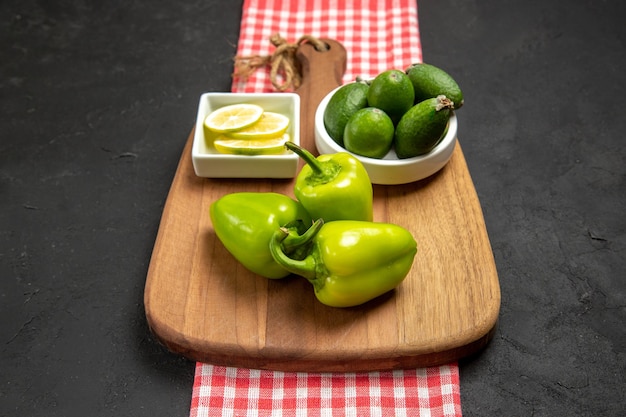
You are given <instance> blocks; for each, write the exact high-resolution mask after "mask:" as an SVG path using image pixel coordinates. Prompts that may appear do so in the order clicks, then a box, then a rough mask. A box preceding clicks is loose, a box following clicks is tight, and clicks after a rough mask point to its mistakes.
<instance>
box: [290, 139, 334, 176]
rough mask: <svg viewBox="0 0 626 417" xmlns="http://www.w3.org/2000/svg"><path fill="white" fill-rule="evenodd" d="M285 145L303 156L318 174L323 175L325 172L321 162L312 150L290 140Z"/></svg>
mask: <svg viewBox="0 0 626 417" xmlns="http://www.w3.org/2000/svg"><path fill="white" fill-rule="evenodd" d="M285 147H286V148H287V149H289V150H290V151H292V152H294V153H296V154H297V155H298V156H299V157H300V158H302V159H303V160H304V162H306V164H307V165H308V166H310V167H311V170H313V172H314V173H315V174H316V175H322V174H323V173H324V170H323V169H322V164H321V162H320V161H318V160H317V158H315V156H313V154H312V153H311V152H309V151H307V150H306V149H304V148H301V147H300V146H298V145H296V144H295V143H293V142H290V141H287V142H285Z"/></svg>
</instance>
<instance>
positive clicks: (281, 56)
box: [233, 33, 328, 91]
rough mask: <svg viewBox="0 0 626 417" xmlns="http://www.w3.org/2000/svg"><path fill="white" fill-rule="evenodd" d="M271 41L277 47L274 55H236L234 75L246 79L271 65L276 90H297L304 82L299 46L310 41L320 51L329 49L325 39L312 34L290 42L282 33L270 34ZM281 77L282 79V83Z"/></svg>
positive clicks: (271, 78)
mask: <svg viewBox="0 0 626 417" xmlns="http://www.w3.org/2000/svg"><path fill="white" fill-rule="evenodd" d="M270 42H271V43H272V45H274V46H275V48H276V49H275V50H274V53H272V55H268V56H262V55H252V56H245V57H242V56H236V57H235V70H234V72H233V77H238V78H242V79H244V80H246V79H248V77H249V76H250V75H252V73H254V71H256V70H257V69H258V68H261V67H269V68H270V81H271V82H272V85H273V86H274V88H275V89H276V90H278V91H287V90H290V89H293V90H296V89H297V88H298V87H300V85H301V84H302V68H301V65H300V62H299V61H298V59H297V58H296V52H297V50H298V47H299V46H300V45H301V44H303V43H305V42H310V43H311V44H312V45H313V46H314V47H315V49H316V50H318V51H326V50H328V46H327V45H326V44H325V43H324V42H323V41H321V40H320V39H318V38H316V37H314V36H311V35H304V36H301V37H300V39H298V41H297V42H295V43H288V42H287V40H286V39H284V38H282V37H281V36H280V34H278V33H274V34H272V35H271V36H270ZM279 79H282V83H281V82H279Z"/></svg>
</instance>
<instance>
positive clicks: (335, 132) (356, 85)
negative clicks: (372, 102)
mask: <svg viewBox="0 0 626 417" xmlns="http://www.w3.org/2000/svg"><path fill="white" fill-rule="evenodd" d="M368 89H369V85H368V84H366V83H364V82H359V81H356V82H353V83H350V84H345V85H343V86H341V87H340V88H339V89H338V90H337V91H335V93H334V94H333V95H332V96H331V98H330V100H329V101H328V104H327V106H326V109H325V110H324V127H325V128H326V132H328V135H329V136H330V137H331V138H332V139H333V140H334V141H335V142H337V143H338V144H339V145H341V146H343V131H344V129H345V127H346V123H348V119H349V118H350V116H352V115H353V114H354V113H356V112H357V110H360V109H362V108H365V107H366V106H367V91H368Z"/></svg>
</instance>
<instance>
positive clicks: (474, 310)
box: [144, 41, 500, 372]
mask: <svg viewBox="0 0 626 417" xmlns="http://www.w3.org/2000/svg"><path fill="white" fill-rule="evenodd" d="M328 44H329V45H330V50H329V51H330V52H325V53H322V52H318V51H315V50H314V49H313V48H312V46H310V45H306V44H305V45H303V46H302V47H301V48H300V51H299V57H300V60H301V62H302V63H303V70H304V75H305V77H304V79H305V83H304V84H303V86H302V87H301V88H300V89H299V90H298V93H299V94H300V96H301V99H302V105H301V108H302V110H301V112H302V114H301V119H302V120H301V129H302V132H301V136H302V137H301V140H302V144H303V145H304V146H305V147H307V148H308V149H309V150H311V151H314V150H315V146H314V139H313V127H312V126H313V124H312V123H313V114H314V112H315V108H316V106H317V103H319V101H321V99H322V98H323V97H324V95H325V94H326V93H328V92H329V91H330V90H332V89H333V88H334V87H336V86H337V85H339V84H340V83H341V75H342V74H343V71H345V50H343V47H342V46H341V45H339V44H336V43H335V42H334V41H328ZM342 61H343V62H342ZM192 140H193V132H192V133H191V134H190V136H189V139H188V142H187V144H186V146H185V148H184V150H183V153H182V157H181V159H180V163H179V166H178V169H177V171H176V175H175V177H174V180H173V182H172V186H171V189H170V192H169V195H168V198H167V202H166V205H165V208H164V211H163V216H162V219H161V224H160V227H159V232H158V235H157V239H156V243H155V246H154V250H153V255H152V259H151V262H150V266H149V270H148V275H147V280H146V287H145V293H144V302H145V311H146V317H147V320H148V324H149V326H150V328H151V330H152V331H153V333H154V334H155V335H156V337H157V338H158V339H159V340H160V341H161V342H162V343H163V344H164V345H165V346H166V347H167V348H168V349H170V350H171V351H173V352H175V353H179V354H181V355H184V356H186V357H188V358H190V359H192V360H197V361H203V362H210V363H213V364H219V365H228V366H239V367H248V368H256V369H274V370H284V371H341V372H347V371H370V370H382V369H399V368H413V367H423V366H432V365H438V364H443V363H448V362H451V361H455V360H458V359H460V358H462V357H465V356H468V355H471V354H473V353H475V352H477V351H479V350H480V349H482V348H484V347H485V346H486V344H487V343H488V341H489V340H490V339H491V337H492V335H493V331H494V328H495V326H496V322H497V317H498V313H499V308H500V287H499V283H498V276H497V271H496V268H495V263H494V259H493V254H492V250H491V246H490V243H489V238H488V235H487V231H486V228H485V224H484V220H483V215H482V210H481V207H480V203H479V201H478V198H477V195H476V192H475V189H474V186H473V183H472V180H471V177H470V174H469V172H468V169H467V164H466V162H465V159H464V156H463V153H462V151H461V148H460V145H458V144H457V146H456V148H455V150H454V153H453V156H452V158H451V160H450V162H449V163H448V164H447V165H446V166H445V167H444V169H442V170H441V171H440V172H438V173H437V174H435V175H433V176H431V177H430V178H427V179H425V180H422V181H418V182H414V183H411V184H405V185H396V186H379V185H376V186H374V220H375V221H384V222H391V223H396V224H399V225H401V226H403V227H405V228H407V229H408V230H410V231H411V232H412V233H413V235H414V237H415V239H416V240H417V242H418V253H417V256H416V258H415V262H414V265H413V268H412V269H411V272H410V273H409V275H408V277H407V278H406V279H405V281H404V282H403V283H402V285H401V286H400V287H398V288H397V289H396V290H394V291H392V292H390V293H388V294H385V295H384V296H382V297H379V298H378V299H375V300H373V301H371V302H369V303H367V304H365V305H362V306H358V307H353V308H346V309H338V308H332V307H327V306H324V305H322V304H321V303H319V302H318V301H317V300H316V298H315V296H314V294H313V289H312V287H311V285H310V284H309V283H308V282H307V281H306V280H305V279H303V278H300V277H295V276H294V277H289V278H286V279H282V280H268V279H265V278H262V277H260V276H257V275H255V274H253V273H251V272H249V271H247V270H246V269H245V268H243V267H242V266H241V265H240V264H239V263H238V262H237V261H236V260H235V259H234V258H233V257H232V256H231V255H230V254H229V253H228V251H227V250H226V249H225V248H224V246H223V245H222V244H221V242H220V241H219V240H218V239H217V237H216V235H215V233H214V231H213V227H212V224H211V220H210V218H209V210H208V208H209V205H210V204H211V203H212V202H213V201H215V200H216V199H218V198H219V197H221V196H223V195H225V194H227V193H232V192H238V191H259V192H265V191H274V192H280V193H283V194H287V195H289V196H291V197H293V180H269V179H259V180H249V179H242V180H238V179H232V180H228V179H227V180H224V179H207V178H199V177H197V176H196V175H195V174H194V171H193V167H192V163H191V143H192Z"/></svg>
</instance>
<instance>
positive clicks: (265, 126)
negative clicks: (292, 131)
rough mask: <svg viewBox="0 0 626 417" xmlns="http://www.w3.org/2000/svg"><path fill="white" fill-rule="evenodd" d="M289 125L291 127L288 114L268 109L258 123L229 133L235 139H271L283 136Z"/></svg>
mask: <svg viewBox="0 0 626 417" xmlns="http://www.w3.org/2000/svg"><path fill="white" fill-rule="evenodd" d="M287 127H289V118H288V117H287V116H284V115H282V114H280V113H273V112H269V111H266V112H265V113H263V115H262V116H261V118H260V119H259V120H258V121H257V122H256V123H254V124H251V125H250V126H248V127H245V128H243V129H239V130H237V131H235V132H228V133H227V134H228V136H230V137H231V138H235V139H269V138H275V137H280V136H282V135H283V133H285V132H286V131H287Z"/></svg>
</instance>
